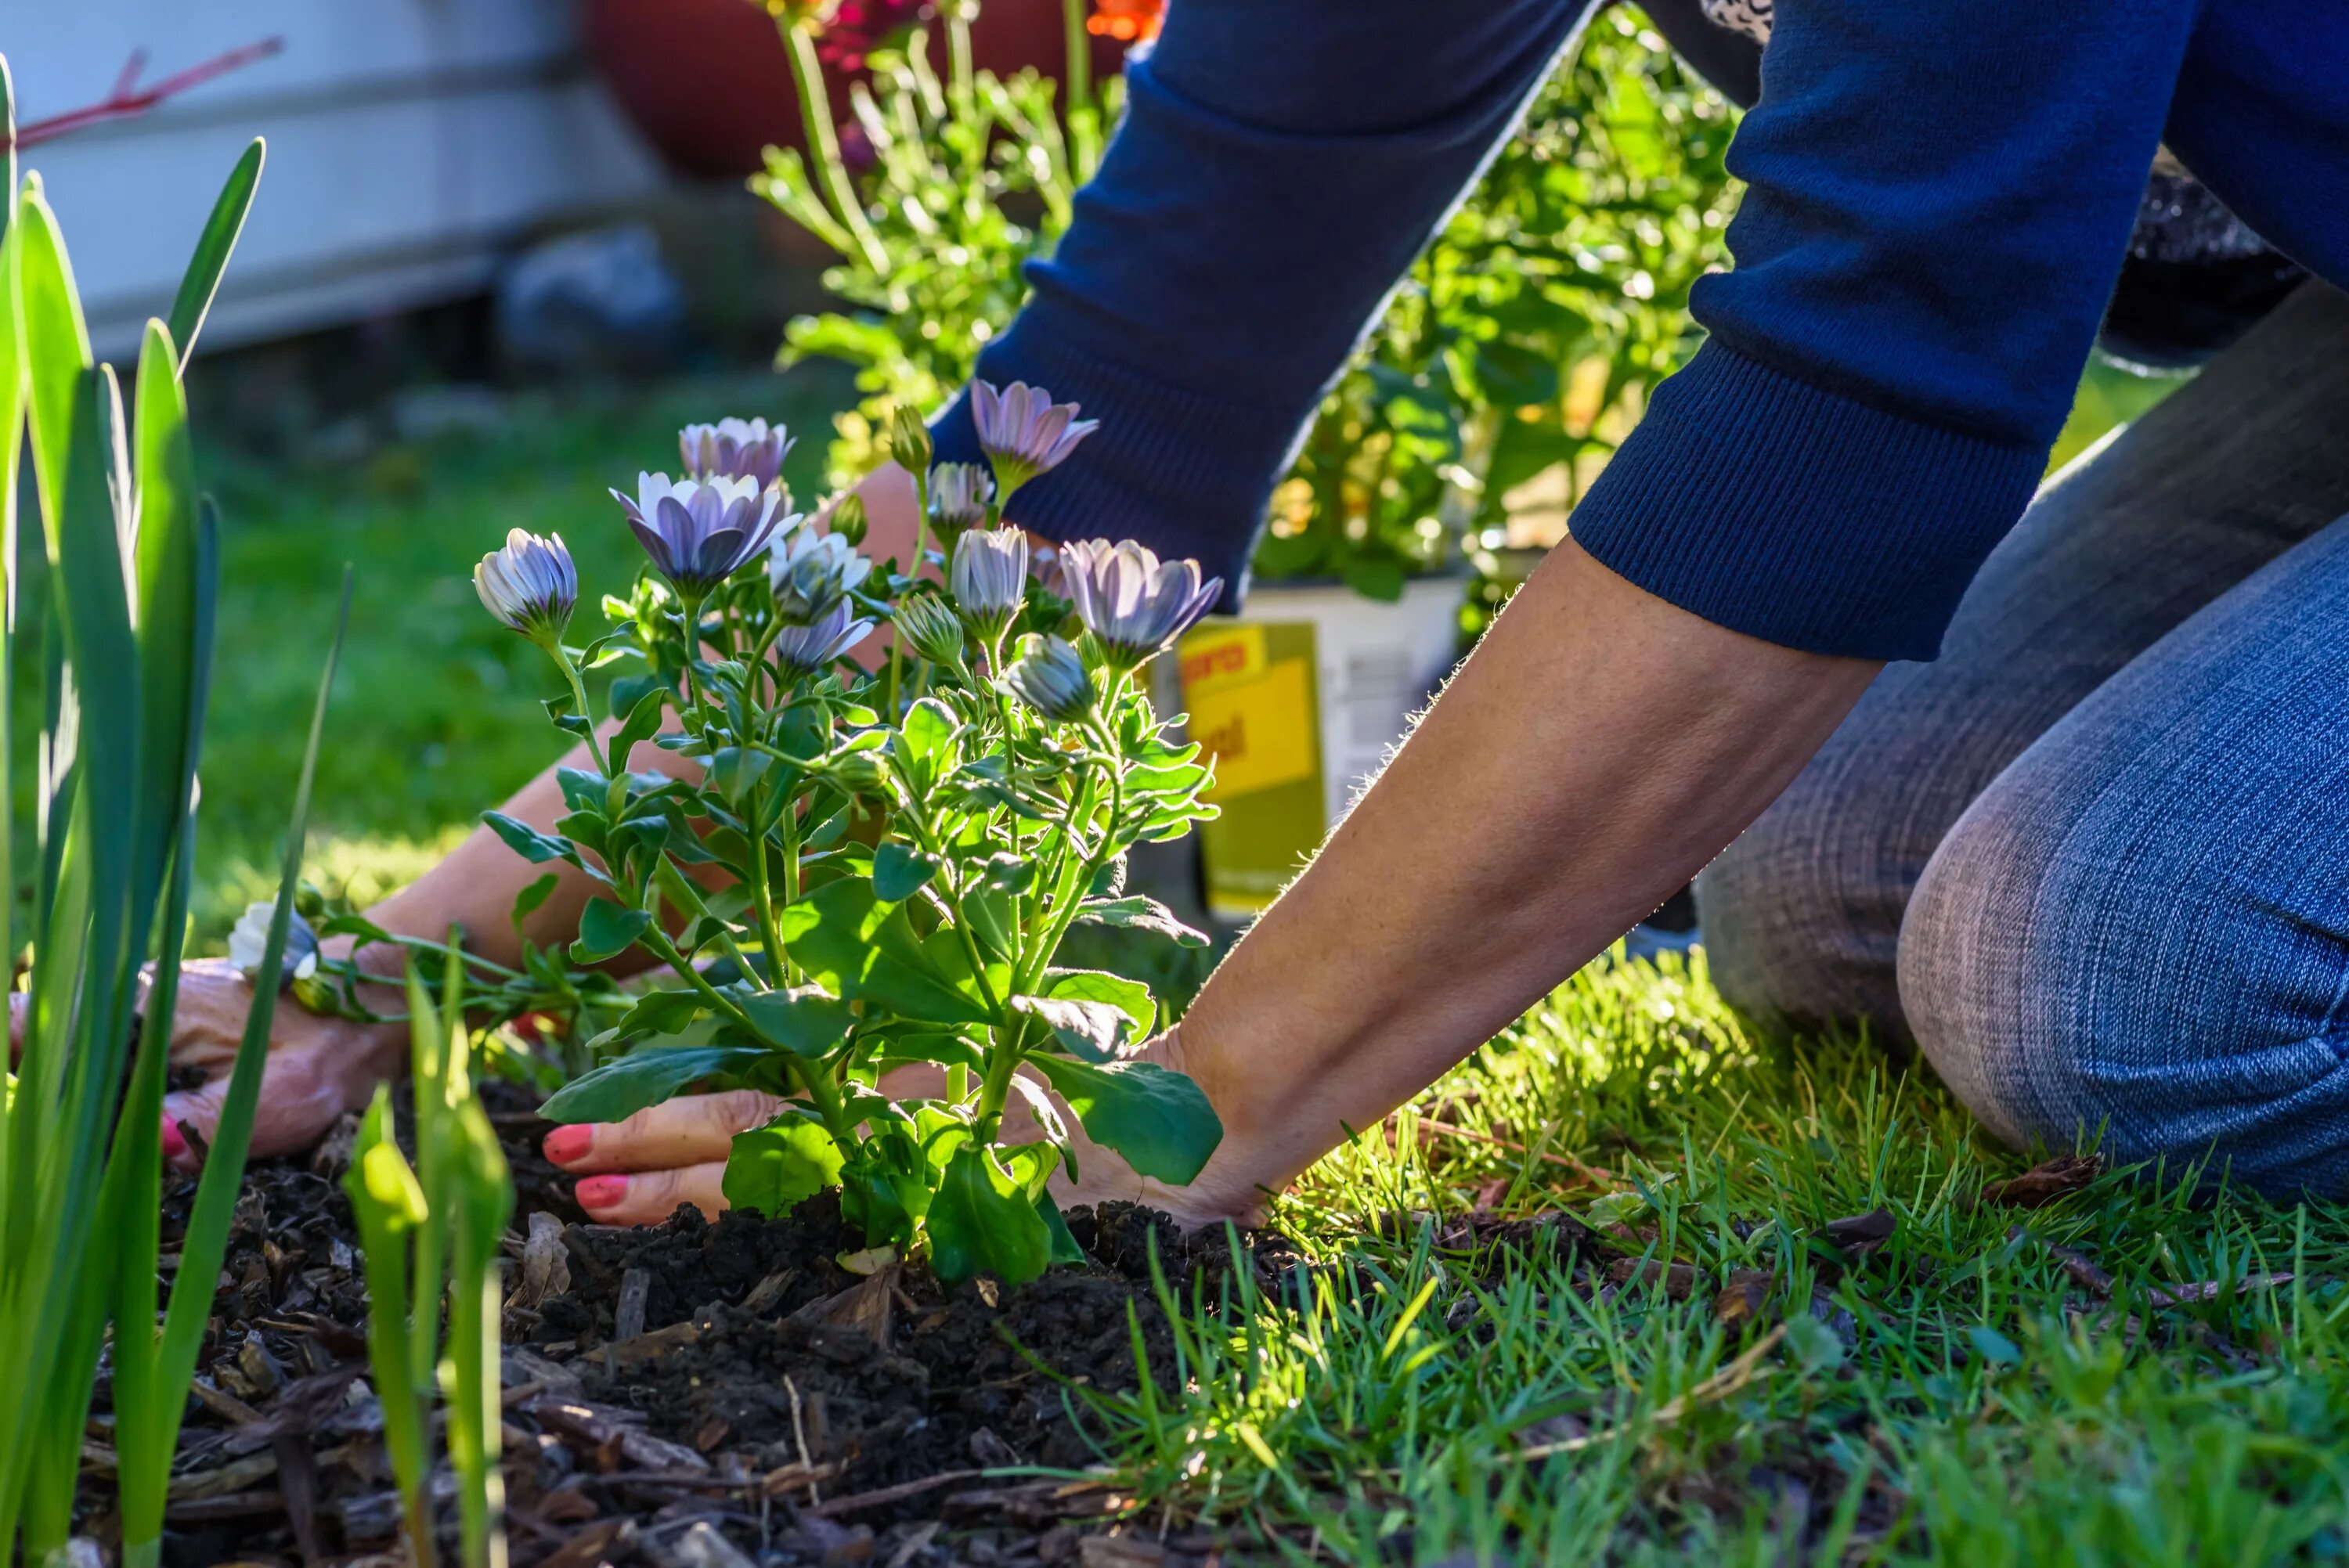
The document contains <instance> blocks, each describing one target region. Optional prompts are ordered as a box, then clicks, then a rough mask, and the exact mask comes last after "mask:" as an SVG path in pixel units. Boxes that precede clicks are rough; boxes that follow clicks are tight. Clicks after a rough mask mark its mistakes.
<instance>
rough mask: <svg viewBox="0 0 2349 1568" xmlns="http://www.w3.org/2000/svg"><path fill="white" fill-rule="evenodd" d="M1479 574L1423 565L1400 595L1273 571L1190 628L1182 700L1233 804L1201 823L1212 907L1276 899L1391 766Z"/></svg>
mask: <svg viewBox="0 0 2349 1568" xmlns="http://www.w3.org/2000/svg"><path fill="white" fill-rule="evenodd" d="M1466 594H1467V581H1466V579H1465V578H1463V577H1458V576H1450V577H1423V578H1417V579H1414V580H1413V581H1412V582H1411V583H1408V584H1406V585H1405V587H1404V589H1403V593H1402V598H1401V599H1400V600H1398V601H1396V602H1395V603H1381V602H1379V601H1377V600H1374V599H1366V598H1364V597H1362V596H1361V594H1359V593H1354V592H1353V591H1352V590H1351V589H1349V588H1345V587H1341V586H1338V585H1335V584H1330V585H1320V584H1314V585H1309V586H1291V585H1287V584H1268V585H1265V586H1262V587H1257V588H1255V589H1252V590H1251V591H1250V592H1249V593H1248V598H1247V610H1246V612H1245V613H1244V614H1241V615H1239V616H1238V617H1237V618H1236V619H1232V620H1214V621H1210V622H1207V623H1206V624H1202V625H1200V626H1198V627H1196V628H1195V629H1194V630H1193V631H1192V632H1191V633H1190V634H1189V635H1187V636H1185V638H1184V639H1183V643H1182V645H1181V647H1180V649H1179V650H1178V655H1179V656H1178V659H1177V661H1176V665H1177V669H1178V672H1179V673H1178V675H1177V677H1176V678H1177V679H1178V680H1179V682H1180V686H1181V690H1180V694H1179V696H1178V697H1177V699H1176V700H1177V702H1178V705H1179V706H1180V707H1181V708H1182V709H1183V710H1185V711H1186V712H1188V713H1189V714H1190V716H1191V738H1193V739H1194V740H1196V741H1198V742H1199V743H1200V744H1201V745H1202V746H1203V747H1205V748H1206V749H1207V750H1208V751H1210V752H1211V753H1213V754H1214V755H1215V757H1216V789H1215V792H1214V793H1213V794H1212V795H1211V796H1210V797H1209V799H1212V800H1214V801H1215V802H1216V805H1217V806H1218V807H1220V808H1221V810H1222V815H1221V816H1220V817H1219V818H1218V819H1217V820H1215V821H1213V822H1210V823H1208V824H1206V827H1205V828H1204V829H1203V830H1202V831H1201V834H1200V839H1201V852H1202V854H1203V856H1204V858H1205V862H1206V902H1207V909H1208V913H1211V914H1213V915H1214V916H1216V918H1217V919H1219V920H1227V921H1245V920H1247V919H1250V918H1253V917H1254V916H1255V915H1256V914H1257V913H1259V912H1261V911H1262V910H1263V909H1264V907H1265V906H1266V905H1267V904H1268V903H1271V902H1272V900H1273V898H1274V896H1275V895H1276V894H1278V892H1279V891H1280V890H1281V888H1283V887H1284V886H1286V885H1287V884H1288V882H1289V880H1290V879H1291V878H1292V877H1294V876H1295V875H1296V874H1297V872H1298V871H1299V869H1300V868H1301V867H1302V866H1303V865H1304V863H1305V862H1306V861H1307V860H1308V859H1309V857H1310V856H1311V855H1312V853H1313V851H1315V850H1316V849H1318V848H1319V846H1320V843H1321V841H1322V840H1323V839H1324V838H1325V837H1327V836H1328V834H1329V831H1330V828H1331V827H1332V826H1333V825H1334V824H1335V823H1336V822H1337V821H1338V820H1339V819H1340V817H1342V816H1343V815H1344V814H1345V811H1346V810H1347V808H1348V807H1349V806H1350V804H1351V802H1352V801H1353V799H1354V798H1355V796H1356V795H1357V794H1358V793H1359V792H1360V791H1361V789H1362V788H1363V787H1364V786H1365V785H1367V784H1368V783H1369V782H1370V780H1371V779H1373V778H1375V777H1376V776H1377V774H1378V771H1379V769H1381V767H1383V766H1384V765H1385V762H1386V758H1388V757H1389V756H1390V755H1391V754H1392V750H1393V748H1394V746H1395V744H1396V743H1397V742H1398V741H1400V740H1401V739H1402V737H1403V733H1404V731H1405V729H1406V728H1407V727H1409V725H1410V722H1411V718H1412V716H1413V714H1414V713H1416V712H1417V711H1418V710H1419V709H1420V708H1421V707H1423V705H1424V704H1425V703H1426V701H1427V699H1428V697H1429V696H1430V695H1431V694H1432V693H1433V691H1434V690H1435V688H1436V686H1437V685H1438V684H1439V683H1441V682H1442V680H1443V679H1444V676H1445V675H1447V674H1448V673H1449V672H1450V671H1451V668H1452V665H1453V664H1454V660H1455V659H1456V658H1457V656H1458V654H1459V648H1460V609H1461V605H1462V604H1463V603H1464V600H1465V598H1466Z"/></svg>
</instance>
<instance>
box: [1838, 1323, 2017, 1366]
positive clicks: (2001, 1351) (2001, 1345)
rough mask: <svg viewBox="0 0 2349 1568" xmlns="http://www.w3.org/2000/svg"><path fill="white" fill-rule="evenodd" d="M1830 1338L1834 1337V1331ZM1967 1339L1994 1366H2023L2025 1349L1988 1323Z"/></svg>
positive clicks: (1973, 1327)
mask: <svg viewBox="0 0 2349 1568" xmlns="http://www.w3.org/2000/svg"><path fill="white" fill-rule="evenodd" d="M1797 1315H1798V1316H1799V1315H1800V1314H1797ZM1829 1337H1830V1338H1832V1337H1833V1333H1832V1331H1830V1332H1829ZM1966 1338H1967V1339H1968V1340H1969V1341H1971V1343H1972V1345H1973V1347H1974V1354H1975V1355H1977V1356H1979V1357H1982V1359H1983V1360H1985V1361H1988V1362H1990V1363H1992V1365H1993V1366H1998V1367H2019V1366H2021V1365H2022V1364H2023V1347H2022V1346H2019V1345H2017V1344H2016V1343H2015V1342H2014V1341H2013V1340H2012V1339H2009V1338H2008V1337H2007V1336H2005V1335H2003V1334H2001V1333H2000V1332H1999V1331H1998V1330H1997V1329H1995V1328H1992V1326H1990V1325H1989V1324H1987V1323H1974V1324H1969V1325H1967V1326H1966ZM1836 1348H1837V1351H1838V1352H1840V1351H1841V1350H1842V1345H1841V1343H1840V1342H1838V1343H1837V1347H1836ZM1838 1359H1840V1356H1839V1355H1838Z"/></svg>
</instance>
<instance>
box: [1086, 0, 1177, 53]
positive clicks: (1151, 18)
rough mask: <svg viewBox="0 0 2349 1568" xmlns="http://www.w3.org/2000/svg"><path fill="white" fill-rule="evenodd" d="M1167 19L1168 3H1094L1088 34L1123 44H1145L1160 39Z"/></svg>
mask: <svg viewBox="0 0 2349 1568" xmlns="http://www.w3.org/2000/svg"><path fill="white" fill-rule="evenodd" d="M1165 18H1166V0H1093V14H1092V15H1090V16H1088V17H1086V18H1085V31H1087V32H1088V33H1091V34H1092V35H1093V36H1095V37H1106V38H1115V39H1116V40H1117V41H1118V42H1119V43H1121V44H1143V43H1148V42H1149V41H1150V40H1151V39H1153V38H1154V37H1156V36H1158V26H1159V24H1160V23H1161V22H1163V21H1164V20H1165Z"/></svg>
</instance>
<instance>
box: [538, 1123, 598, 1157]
mask: <svg viewBox="0 0 2349 1568" xmlns="http://www.w3.org/2000/svg"><path fill="white" fill-rule="evenodd" d="M594 1145H595V1129H594V1128H593V1127H590V1126H588V1125H586V1124H585V1123H584V1122H574V1124H573V1125H571V1126H569V1127H558V1128H556V1129H555V1130H554V1131H552V1132H550V1133H548V1134H547V1135H546V1141H545V1142H544V1143H543V1144H542V1145H541V1146H540V1147H542V1148H543V1149H544V1150H546V1157H547V1158H548V1159H549V1160H552V1161H554V1163H556V1164H557V1165H568V1164H570V1163H571V1162H572V1161H574V1160H577V1159H579V1158H581V1157H582V1156H584V1155H585V1153H586V1152H587V1150H589V1149H590V1148H592V1147H594Z"/></svg>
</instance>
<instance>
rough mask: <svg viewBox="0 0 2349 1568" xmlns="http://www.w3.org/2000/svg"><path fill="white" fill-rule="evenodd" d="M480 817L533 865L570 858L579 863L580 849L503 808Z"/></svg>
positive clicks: (573, 862) (483, 813) (485, 812)
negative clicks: (517, 818) (508, 812)
mask: <svg viewBox="0 0 2349 1568" xmlns="http://www.w3.org/2000/svg"><path fill="white" fill-rule="evenodd" d="M481 820H482V821H483V822H485V823H487V824H488V826H489V830H490V831H492V832H493V833H495V834H496V835H497V836H498V837H499V838H501V839H503V840H504V841H506V847H507V848H508V849H510V850H512V851H513V852H514V853H516V854H518V855H520V856H521V857H522V858H523V859H524V860H526V861H529V862H530V863H531V864H533V865H534V866H543V865H544V864H545V863H546V862H547V861H570V862H571V863H572V864H573V865H574V866H575V865H577V864H578V863H579V851H577V850H576V849H574V848H573V847H572V846H571V845H570V844H568V843H566V842H564V841H563V840H561V839H558V838H555V837H554V835H552V834H549V833H542V832H540V831H539V830H537V829H536V828H533V827H532V826H531V825H530V824H529V823H528V822H523V821H519V820H515V819H514V818H512V817H509V816H507V815H506V814H505V813H504V812H503V811H484V812H482V813H481Z"/></svg>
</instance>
